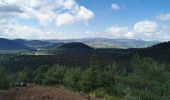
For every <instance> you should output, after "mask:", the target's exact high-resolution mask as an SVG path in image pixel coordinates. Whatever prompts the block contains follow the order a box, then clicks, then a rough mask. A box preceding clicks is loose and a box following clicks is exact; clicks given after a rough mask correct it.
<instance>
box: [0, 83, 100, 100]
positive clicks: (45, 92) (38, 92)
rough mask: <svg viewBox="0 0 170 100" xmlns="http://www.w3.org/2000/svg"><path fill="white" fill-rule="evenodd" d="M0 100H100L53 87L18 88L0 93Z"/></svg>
mask: <svg viewBox="0 0 170 100" xmlns="http://www.w3.org/2000/svg"><path fill="white" fill-rule="evenodd" d="M0 100H102V99H100V98H95V97H91V96H88V95H85V94H81V93H77V92H71V91H67V90H64V89H59V88H55V87H41V86H34V87H22V88H21V87H20V88H13V89H10V90H6V91H0Z"/></svg>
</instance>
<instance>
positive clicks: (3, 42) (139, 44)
mask: <svg viewBox="0 0 170 100" xmlns="http://www.w3.org/2000/svg"><path fill="white" fill-rule="evenodd" d="M67 43H73V44H74V43H79V44H80V43H84V44H86V45H88V46H90V47H93V48H123V49H126V48H143V47H148V46H152V45H154V44H157V43H159V42H158V41H144V40H135V39H106V38H83V39H66V40H25V39H15V40H10V39H4V38H0V50H37V49H51V48H55V47H57V46H59V45H63V46H64V45H66V44H67ZM73 44H71V45H73ZM71 45H70V44H68V45H67V46H71Z"/></svg>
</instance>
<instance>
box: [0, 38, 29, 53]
mask: <svg viewBox="0 0 170 100" xmlns="http://www.w3.org/2000/svg"><path fill="white" fill-rule="evenodd" d="M0 50H31V48H29V47H27V46H25V45H22V44H20V43H17V42H15V41H12V40H8V39H4V38H0Z"/></svg>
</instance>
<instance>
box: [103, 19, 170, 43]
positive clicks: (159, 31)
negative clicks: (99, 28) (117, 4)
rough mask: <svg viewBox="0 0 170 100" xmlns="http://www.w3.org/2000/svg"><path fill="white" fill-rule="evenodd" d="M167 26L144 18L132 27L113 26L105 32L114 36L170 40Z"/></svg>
mask: <svg viewBox="0 0 170 100" xmlns="http://www.w3.org/2000/svg"><path fill="white" fill-rule="evenodd" d="M168 30H169V28H167V26H162V25H159V24H158V23H157V22H155V21H149V20H144V21H140V22H136V23H135V24H134V26H133V27H132V29H130V28H128V27H126V26H123V27H122V26H119V27H118V26H112V27H110V28H108V29H106V32H105V34H110V35H111V36H110V37H113V38H128V39H143V40H168V39H169V38H170V36H169V35H168Z"/></svg>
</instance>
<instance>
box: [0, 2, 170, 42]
mask: <svg viewBox="0 0 170 100" xmlns="http://www.w3.org/2000/svg"><path fill="white" fill-rule="evenodd" d="M0 38H10V39H15V38H22V39H73V38H111V39H119V38H121V39H142V40H159V41H169V40H170V0H0Z"/></svg>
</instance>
